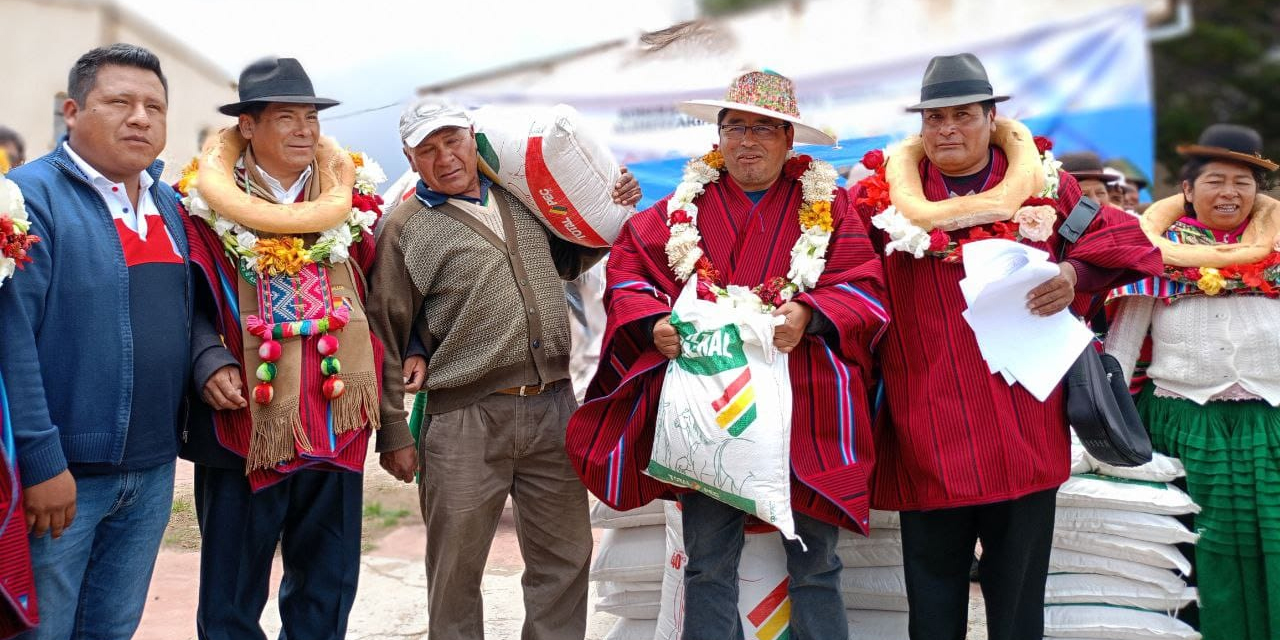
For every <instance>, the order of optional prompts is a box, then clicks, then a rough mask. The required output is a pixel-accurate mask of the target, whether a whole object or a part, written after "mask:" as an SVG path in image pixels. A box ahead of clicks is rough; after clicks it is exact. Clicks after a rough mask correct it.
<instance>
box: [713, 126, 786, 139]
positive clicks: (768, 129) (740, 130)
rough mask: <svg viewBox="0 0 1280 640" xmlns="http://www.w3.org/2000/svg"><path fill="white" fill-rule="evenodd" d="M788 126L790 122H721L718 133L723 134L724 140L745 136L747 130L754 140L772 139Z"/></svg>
mask: <svg viewBox="0 0 1280 640" xmlns="http://www.w3.org/2000/svg"><path fill="white" fill-rule="evenodd" d="M790 126H791V124H790V123H786V122H784V123H782V124H757V125H751V126H747V125H745V124H722V125H720V135H722V136H724V138H725V140H742V139H743V138H745V137H747V131H750V132H751V133H752V134H753V135H754V136H755V137H756V140H774V139H776V138H777V137H778V136H779V135H781V134H782V132H783V131H785V130H786V129H787V128H788V127H790Z"/></svg>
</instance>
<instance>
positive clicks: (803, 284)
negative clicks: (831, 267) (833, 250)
mask: <svg viewBox="0 0 1280 640" xmlns="http://www.w3.org/2000/svg"><path fill="white" fill-rule="evenodd" d="M826 268H827V259H826V258H824V257H823V254H816V255H815V254H813V253H810V252H808V251H802V252H798V253H797V252H795V251H793V252H792V254H791V270H790V271H788V272H787V279H788V280H790V281H792V282H794V283H796V285H798V286H799V287H800V289H801V290H802V291H803V290H805V289H812V288H814V287H815V286H817V285H818V278H821V277H822V272H823V271H825V270H826Z"/></svg>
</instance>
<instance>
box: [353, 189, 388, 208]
mask: <svg viewBox="0 0 1280 640" xmlns="http://www.w3.org/2000/svg"><path fill="white" fill-rule="evenodd" d="M380 204H382V196H377V195H372V196H366V195H364V194H363V193H353V194H351V206H353V207H355V208H356V209H359V210H360V211H377V212H379V213H381V210H379V209H378V205H380Z"/></svg>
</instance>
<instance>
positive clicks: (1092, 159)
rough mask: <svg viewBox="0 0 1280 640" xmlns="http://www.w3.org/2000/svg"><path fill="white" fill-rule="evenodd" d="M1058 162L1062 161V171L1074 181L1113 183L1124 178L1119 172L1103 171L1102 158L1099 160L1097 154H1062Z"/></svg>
mask: <svg viewBox="0 0 1280 640" xmlns="http://www.w3.org/2000/svg"><path fill="white" fill-rule="evenodd" d="M1058 160H1060V161H1062V170H1063V171H1066V172H1067V173H1069V174H1071V176H1072V177H1074V178H1075V179H1076V180H1099V181H1101V182H1115V181H1117V180H1119V179H1120V178H1122V177H1124V176H1122V175H1121V174H1120V173H1119V172H1117V173H1107V172H1105V171H1103V166H1102V158H1099V157H1098V154H1096V153H1094V152H1092V151H1077V152H1075V153H1064V154H1062V155H1060V156H1058Z"/></svg>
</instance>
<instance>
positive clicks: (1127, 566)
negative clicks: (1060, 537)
mask: <svg viewBox="0 0 1280 640" xmlns="http://www.w3.org/2000/svg"><path fill="white" fill-rule="evenodd" d="M1049 573H1087V574H1095V575H1099V576H1116V577H1120V578H1128V579H1129V580H1136V581H1138V582H1142V583H1144V584H1149V585H1151V586H1154V587H1157V588H1159V589H1160V590H1161V591H1164V592H1165V593H1174V594H1176V593H1181V592H1182V590H1183V589H1185V588H1186V586H1187V585H1186V583H1185V582H1183V580H1182V578H1180V577H1178V574H1176V573H1174V572H1173V571H1171V570H1169V569H1161V568H1160V567H1154V566H1151V565H1149V564H1143V563H1141V562H1134V561H1133V560H1121V559H1119V558H1108V557H1107V556H1100V555H1097V554H1094V553H1086V552H1082V551H1071V550H1069V549H1062V548H1054V549H1053V551H1052V552H1051V553H1050V554H1049Z"/></svg>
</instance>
